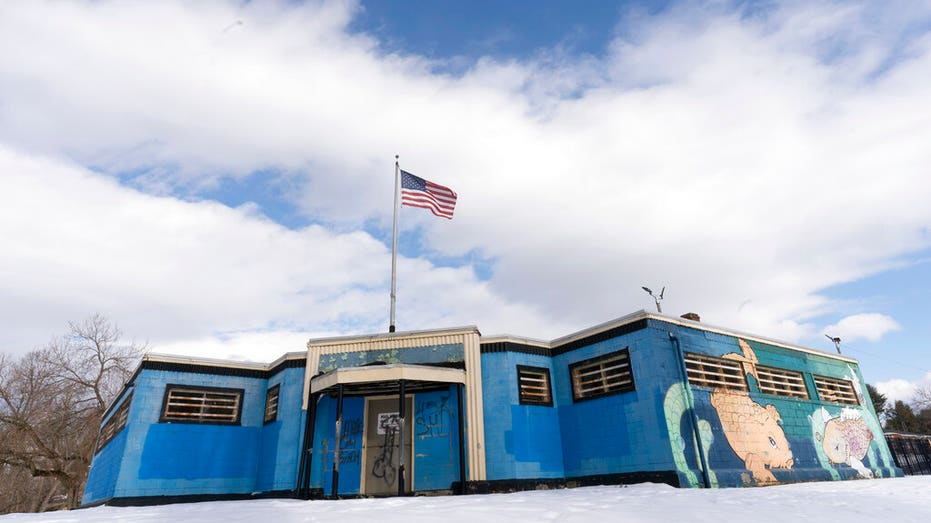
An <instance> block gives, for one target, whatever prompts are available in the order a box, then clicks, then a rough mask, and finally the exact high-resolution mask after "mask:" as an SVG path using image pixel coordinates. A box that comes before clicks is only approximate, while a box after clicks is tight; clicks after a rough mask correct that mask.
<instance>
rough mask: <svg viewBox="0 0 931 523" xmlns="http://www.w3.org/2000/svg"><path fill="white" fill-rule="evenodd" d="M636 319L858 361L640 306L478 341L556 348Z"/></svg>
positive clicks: (846, 360)
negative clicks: (570, 328)
mask: <svg viewBox="0 0 931 523" xmlns="http://www.w3.org/2000/svg"><path fill="white" fill-rule="evenodd" d="M640 320H655V321H661V322H664V323H671V324H673V325H680V326H683V327H689V328H691V329H696V330H701V331H706V332H713V333H715V334H723V335H726V336H734V337H736V338H741V339H745V340H752V341H757V342H760V343H766V344H768V345H773V346H776V347H782V348H786V349H791V350H796V351H799V352H805V353H808V354H815V355H817V356H824V357H826V358H833V359H836V360H841V361H845V362H848V363H858V362H857V360H856V358H851V357H848V356H844V355H841V354H832V353H830V352H824V351H820V350H816V349H811V348H808V347H803V346H801V345H797V344H794V343H789V342H785V341H781V340H777V339H773V338H767V337H765V336H759V335H757V334H751V333H748V332H743V331H739V330H735V329H729V328H725V327H718V326H716V325H712V324H709V323H702V322H700V321H693V320H687V319H685V318H679V317H675V316H666V315H664V314H657V313H653V312H648V311H646V310H643V309H641V310H639V311H637V312H633V313H630V314H627V315H625V316H621V317H620V318H615V319H613V320H609V321H606V322H604V323H600V324H598V325H594V326H592V327H588V328H586V329H582V330H580V331H576V332H574V333H572V334H568V335H566V336H562V337H560V338H556V339H554V340H551V341H543V340H538V339H533V338H521V337H518V336H512V335H508V334H503V335H496V336H487V337H486V336H483V337H482V340H481V341H482V343H494V342H506V341H510V342H515V343H523V344H526V345H534V346H537V347H543V348H547V349H553V348H556V347H559V346H560V345H565V344H567V343H571V342H573V341H576V340H580V339H584V338H587V337H589V336H594V335H595V334H599V333H601V332H604V331H607V330H611V329H614V328H617V327H621V326H623V325H627V324H630V323H633V322H636V321H640Z"/></svg>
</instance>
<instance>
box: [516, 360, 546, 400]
mask: <svg viewBox="0 0 931 523" xmlns="http://www.w3.org/2000/svg"><path fill="white" fill-rule="evenodd" d="M517 387H518V390H520V403H521V404H522V405H552V404H553V395H552V393H551V392H550V370H549V369H544V368H540V367H527V366H524V365H518V366H517Z"/></svg>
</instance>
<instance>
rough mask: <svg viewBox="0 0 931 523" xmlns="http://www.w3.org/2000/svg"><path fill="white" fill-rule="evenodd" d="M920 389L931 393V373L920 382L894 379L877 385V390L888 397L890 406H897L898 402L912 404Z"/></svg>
mask: <svg viewBox="0 0 931 523" xmlns="http://www.w3.org/2000/svg"><path fill="white" fill-rule="evenodd" d="M919 389H924V390H929V391H931V372H928V373H926V374H925V376H924V379H923V380H919V381H908V380H903V379H892V380H888V381H880V382H877V383H876V390H878V391H879V392H881V393H882V394H883V395H885V396H886V399H887V400H888V405H889V406H893V405H895V402H896V401H904V402H905V403H909V404H911V403H912V402H913V401H914V400H915V399H917V398H916V396H915V393H916V392H917V391H918V390H919Z"/></svg>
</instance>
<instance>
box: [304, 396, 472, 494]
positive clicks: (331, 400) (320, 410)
mask: <svg viewBox="0 0 931 523" xmlns="http://www.w3.org/2000/svg"><path fill="white" fill-rule="evenodd" d="M407 396H408V397H413V406H414V412H412V413H409V414H408V416H407V419H408V423H413V426H412V431H413V438H412V440H411V441H408V442H407V443H406V445H409V446H412V449H411V450H412V452H411V454H412V456H413V464H412V466H411V470H410V473H411V474H413V477H412V480H413V481H412V488H413V490H415V491H426V490H445V489H449V488H451V487H452V484H453V482H455V481H458V480H459V434H458V422H459V419H458V416H459V412H458V406H457V397H456V391H455V386H451V387H448V388H446V389H444V390H437V391H430V392H418V393H415V394H408V395H407ZM379 397H384V396H379ZM336 407H337V405H336V398H335V397H332V396H328V395H324V396H321V397H320V398H319V400H318V401H317V404H316V415H315V422H314V441H313V458H312V460H311V464H310V470H311V473H310V487H311V488H312V489H319V490H320V491H322V492H323V493H324V495H326V496H332V495H333V460H334V454H335V450H336V446H335V437H336V436H335V435H336ZM364 414H365V398H364V397H361V396H344V397H343V420H342V426H341V427H340V454H339V455H340V458H339V487H338V488H339V495H340V496H351V495H357V494H361V493H362V474H363V473H364V472H365V471H364V470H363V463H364V462H363V449H362V442H363V440H364V438H365V433H366V432H365V431H366V427H365V421H364V419H365V418H364Z"/></svg>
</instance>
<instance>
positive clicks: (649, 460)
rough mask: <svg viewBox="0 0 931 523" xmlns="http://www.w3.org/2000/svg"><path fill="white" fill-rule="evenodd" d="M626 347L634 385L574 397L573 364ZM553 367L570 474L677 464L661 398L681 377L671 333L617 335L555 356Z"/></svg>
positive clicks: (656, 468) (667, 467) (649, 331)
mask: <svg viewBox="0 0 931 523" xmlns="http://www.w3.org/2000/svg"><path fill="white" fill-rule="evenodd" d="M664 345H665V346H664ZM625 348H626V349H628V350H629V353H630V364H631V371H632V373H633V377H634V383H635V387H636V388H635V390H632V391H629V392H622V393H619V394H613V395H609V396H604V397H600V398H595V399H588V400H583V401H577V402H573V399H572V380H571V377H570V374H569V366H570V365H571V364H573V363H576V362H579V361H583V360H587V359H590V358H594V357H597V356H603V355H606V354H610V353H612V352H617V351H620V350H624V349H625ZM553 366H554V368H555V369H556V372H555V374H554V376H555V380H554V381H555V383H556V390H557V398H558V401H559V405H560V407H559V418H560V431H561V432H562V441H563V446H562V449H563V460H564V463H565V471H566V477H580V476H592V475H601V474H623V473H633V472H643V471H670V470H674V469H675V467H674V465H673V459H672V453H671V451H670V448H669V435H668V432H667V431H666V430H665V416H664V414H663V406H662V399H661V398H662V395H663V393H664V391H665V389H666V388H667V387H668V386H669V385H671V384H672V383H674V382H676V381H677V380H678V375H677V372H678V371H677V369H678V367H677V363H676V359H675V353H674V351H673V350H672V348H671V346H669V342H668V334H666V333H665V332H663V333H660V332H657V331H656V330H655V329H649V328H647V329H641V330H637V331H635V332H632V333H629V334H623V335H619V336H616V337H613V338H611V339H608V340H604V341H598V342H595V343H592V344H590V345H587V346H584V347H581V348H578V349H575V350H572V351H570V352H566V353H564V354H562V355H559V356H556V357H554V358H553Z"/></svg>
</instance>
